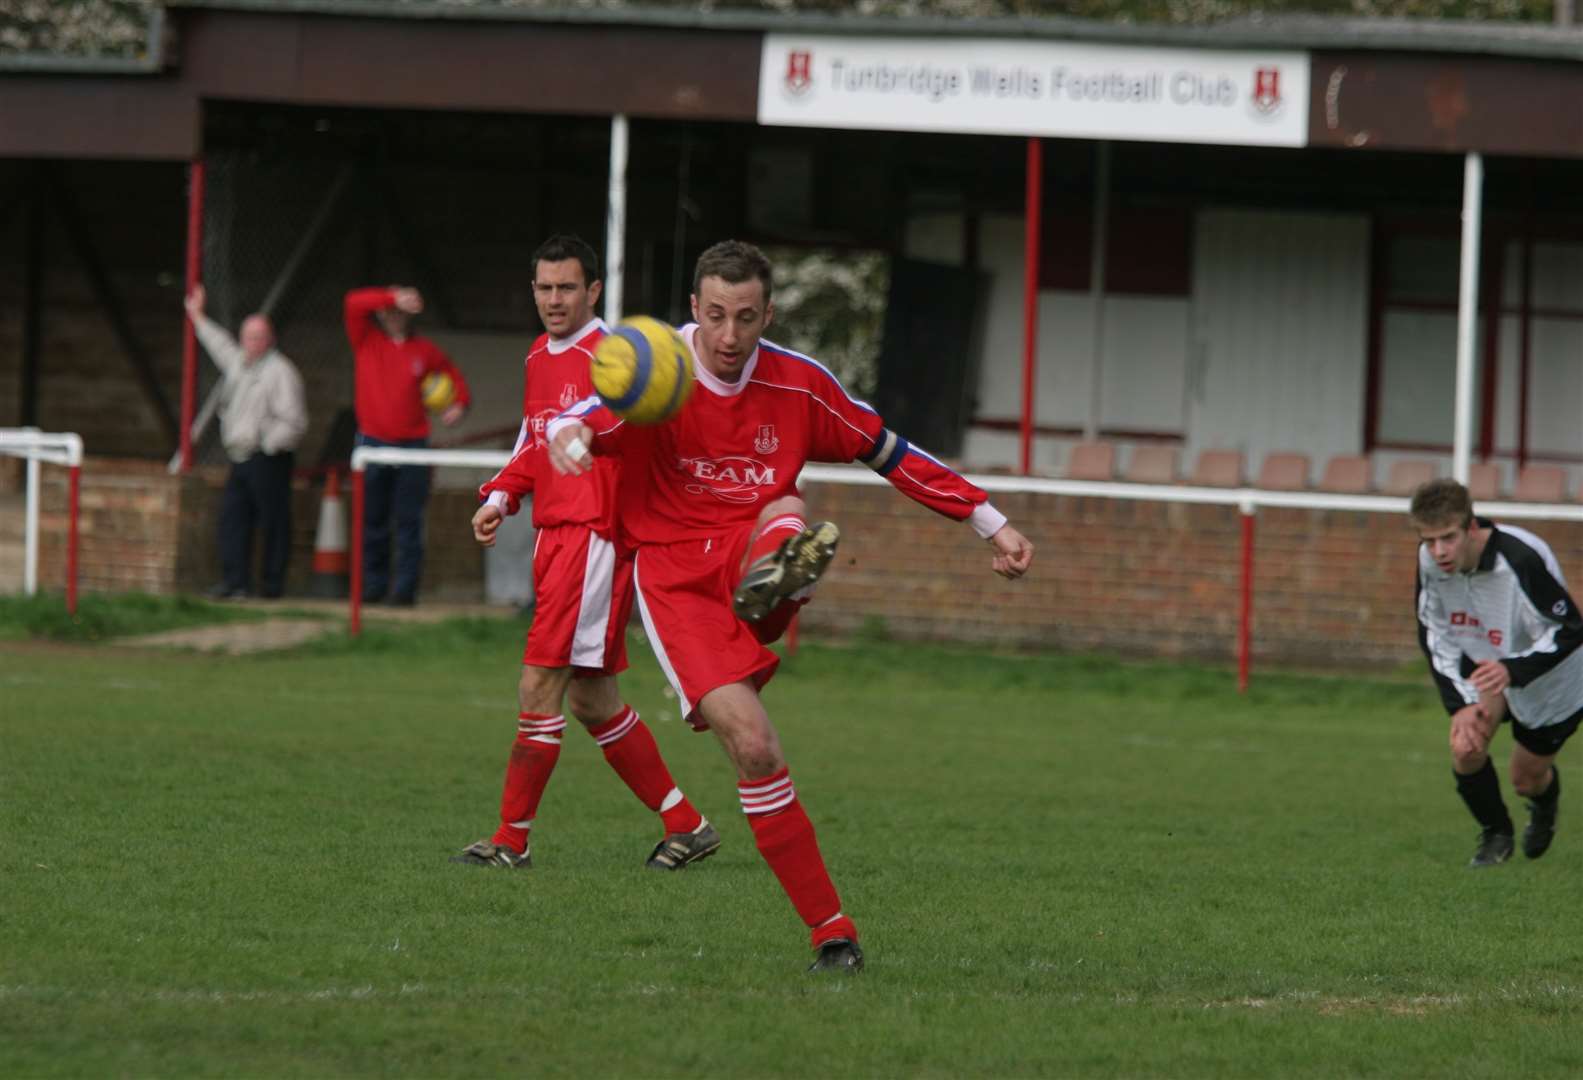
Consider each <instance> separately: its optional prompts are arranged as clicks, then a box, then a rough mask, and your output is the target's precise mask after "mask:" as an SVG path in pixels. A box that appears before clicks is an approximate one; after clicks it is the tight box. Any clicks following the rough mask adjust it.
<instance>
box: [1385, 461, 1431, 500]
mask: <svg viewBox="0 0 1583 1080" xmlns="http://www.w3.org/2000/svg"><path fill="white" fill-rule="evenodd" d="M1435 471H1436V470H1435V463H1434V462H1432V461H1395V462H1392V463H1391V471H1390V472H1388V473H1386V475H1385V494H1387V495H1411V494H1412V493H1413V492H1414V491H1416V490H1418V486H1419V485H1420V484H1427V483H1429V481H1431V480H1433V479H1434V478H1435Z"/></svg>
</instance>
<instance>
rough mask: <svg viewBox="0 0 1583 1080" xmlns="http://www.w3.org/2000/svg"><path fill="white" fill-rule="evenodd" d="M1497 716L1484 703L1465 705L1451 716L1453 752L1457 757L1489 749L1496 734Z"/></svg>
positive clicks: (1470, 755) (1473, 754)
mask: <svg viewBox="0 0 1583 1080" xmlns="http://www.w3.org/2000/svg"><path fill="white" fill-rule="evenodd" d="M1495 724H1496V718H1495V717H1493V716H1492V715H1491V714H1490V710H1489V709H1487V708H1486V707H1485V706H1483V705H1465V706H1463V707H1462V708H1460V709H1458V710H1457V711H1456V712H1455V713H1453V714H1452V717H1451V753H1452V754H1453V755H1455V756H1457V757H1476V756H1478V755H1480V754H1483V753H1485V752H1487V751H1488V750H1489V747H1490V739H1491V738H1493V737H1494V735H1495Z"/></svg>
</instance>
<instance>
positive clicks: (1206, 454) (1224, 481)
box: [1190, 450, 1243, 487]
mask: <svg viewBox="0 0 1583 1080" xmlns="http://www.w3.org/2000/svg"><path fill="white" fill-rule="evenodd" d="M1242 475H1243V474H1242V451H1241V450H1205V451H1203V452H1202V453H1200V454H1199V455H1198V464H1197V465H1196V466H1195V467H1194V469H1193V475H1192V478H1191V481H1190V482H1191V483H1193V484H1196V485H1198V486H1199V487H1241V486H1242Z"/></svg>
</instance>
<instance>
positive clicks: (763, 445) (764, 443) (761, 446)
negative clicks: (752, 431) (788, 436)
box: [753, 424, 781, 454]
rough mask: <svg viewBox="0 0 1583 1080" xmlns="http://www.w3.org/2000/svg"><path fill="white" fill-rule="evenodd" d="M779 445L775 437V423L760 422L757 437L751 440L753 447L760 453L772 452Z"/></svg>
mask: <svg viewBox="0 0 1583 1080" xmlns="http://www.w3.org/2000/svg"><path fill="white" fill-rule="evenodd" d="M780 446H781V441H780V439H778V438H776V437H775V425H774V424H760V425H759V437H758V438H756V439H754V440H753V449H754V450H757V451H758V452H759V453H761V454H773V453H774V452H775V451H777V450H779V449H780Z"/></svg>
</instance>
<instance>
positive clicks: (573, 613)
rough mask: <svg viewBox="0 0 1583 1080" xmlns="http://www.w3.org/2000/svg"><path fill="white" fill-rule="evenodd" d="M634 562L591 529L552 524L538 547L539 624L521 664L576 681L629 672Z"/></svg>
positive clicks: (535, 594)
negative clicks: (561, 672) (565, 671)
mask: <svg viewBox="0 0 1583 1080" xmlns="http://www.w3.org/2000/svg"><path fill="white" fill-rule="evenodd" d="M631 617H632V558H631V556H629V555H619V554H617V552H616V548H615V545H614V544H612V543H611V542H610V541H609V540H605V539H602V538H601V537H599V536H596V535H595V534H594V533H593V531H592V530H590V529H589V528H588V527H587V526H586V525H551V526H549V527H547V528H543V529H540V530H539V535H538V539H537V540H536V541H535V542H534V545H533V625H532V626H530V627H528V644H527V647H526V648H525V649H523V650H522V662H523V663H524V664H530V665H532V666H533V667H544V668H563V667H570V668H572V669H573V675H574V677H578V678H593V677H595V676H598V675H616V674H619V673H620V672H623V671H625V670H626V669H627V620H628V619H630V618H631Z"/></svg>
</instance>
